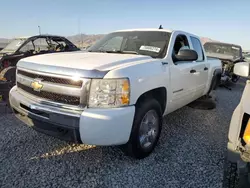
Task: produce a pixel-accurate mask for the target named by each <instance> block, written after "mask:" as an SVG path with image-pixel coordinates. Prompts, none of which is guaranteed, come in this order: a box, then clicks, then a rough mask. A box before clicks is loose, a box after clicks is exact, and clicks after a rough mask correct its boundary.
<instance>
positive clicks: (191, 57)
mask: <svg viewBox="0 0 250 188" xmlns="http://www.w3.org/2000/svg"><path fill="white" fill-rule="evenodd" d="M174 56H175V57H174V61H175V62H176V61H196V60H197V59H198V54H197V52H196V51H194V50H190V49H182V50H180V51H179V53H178V54H177V55H174Z"/></svg>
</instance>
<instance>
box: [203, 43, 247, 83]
mask: <svg viewBox="0 0 250 188" xmlns="http://www.w3.org/2000/svg"><path fill="white" fill-rule="evenodd" d="M204 49H205V51H206V53H207V56H208V57H210V58H217V59H220V60H221V62H222V75H221V82H222V83H227V82H228V81H232V82H233V83H236V82H237V81H238V80H239V78H240V77H239V76H238V75H235V74H234V73H233V68H234V65H235V63H238V62H243V61H244V57H243V54H242V48H241V46H239V45H235V44H228V43H221V42H206V43H205V44H204Z"/></svg>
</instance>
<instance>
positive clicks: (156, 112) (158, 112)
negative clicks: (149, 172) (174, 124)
mask: <svg viewBox="0 0 250 188" xmlns="http://www.w3.org/2000/svg"><path fill="white" fill-rule="evenodd" d="M151 114H152V116H153V118H151V119H153V121H154V122H155V123H150V122H149V121H145V120H147V118H148V117H149V116H151ZM152 116H151V117H152ZM148 119H149V118H148ZM162 119H163V118H162V109H161V106H160V104H159V102H158V101H157V100H155V99H146V100H143V101H141V102H139V104H137V105H136V111H135V117H134V122H133V126H132V130H131V134H130V138H129V141H128V143H127V144H126V145H124V146H123V151H124V152H125V154H127V155H129V156H131V157H133V158H136V159H143V158H145V157H147V156H149V155H150V153H151V152H152V151H153V150H154V148H155V146H156V145H157V142H158V140H159V137H160V134H161V129H162ZM143 122H148V124H152V125H150V126H148V124H147V123H143ZM144 125H147V126H144ZM154 126H155V129H154V130H155V131H150V130H151V129H153V128H150V130H148V127H154ZM145 127H146V128H145ZM143 129H144V130H145V129H146V131H143ZM142 132H146V133H145V134H146V135H147V136H144V135H145V134H142ZM149 132H150V133H149ZM149 135H150V136H149ZM153 135H154V136H153ZM149 137H150V138H151V137H152V140H153V141H152V140H151V139H150V138H149ZM145 140H151V141H152V142H151V145H149V143H150V141H148V142H146V141H145ZM144 141H145V142H146V143H145V144H142V142H144Z"/></svg>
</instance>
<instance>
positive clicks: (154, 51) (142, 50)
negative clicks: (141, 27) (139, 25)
mask: <svg viewBox="0 0 250 188" xmlns="http://www.w3.org/2000/svg"><path fill="white" fill-rule="evenodd" d="M170 36H171V33H168V32H161V31H127V32H115V33H111V34H108V35H106V36H105V37H104V38H103V39H101V40H100V41H99V42H97V43H96V44H94V45H93V46H92V47H90V48H89V49H88V51H89V52H107V53H131V54H139V55H147V56H151V57H154V58H163V57H164V56H165V54H166V50H167V47H168V43H169V39H170Z"/></svg>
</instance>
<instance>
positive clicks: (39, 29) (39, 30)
mask: <svg viewBox="0 0 250 188" xmlns="http://www.w3.org/2000/svg"><path fill="white" fill-rule="evenodd" d="M38 32H39V35H41V27H40V26H38Z"/></svg>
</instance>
